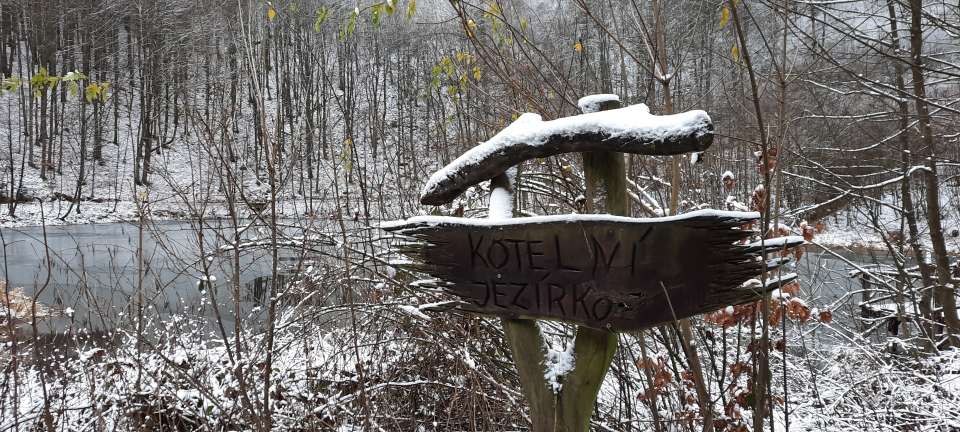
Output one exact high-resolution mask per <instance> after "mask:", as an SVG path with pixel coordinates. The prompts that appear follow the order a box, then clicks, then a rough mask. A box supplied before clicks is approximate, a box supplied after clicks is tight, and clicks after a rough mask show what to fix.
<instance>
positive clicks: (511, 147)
mask: <svg viewBox="0 0 960 432" xmlns="http://www.w3.org/2000/svg"><path fill="white" fill-rule="evenodd" d="M712 142H713V123H712V122H711V120H710V116H709V115H707V113H706V112H704V111H700V110H695V111H687V112H684V113H680V114H673V115H664V116H658V115H652V114H650V109H649V108H647V106H646V105H643V104H639V105H631V106H628V107H624V108H620V109H614V110H608V111H600V112H593V113H587V114H581V115H576V116H571V117H564V118H559V119H556V120H550V121H543V120H542V118H541V117H540V116H539V115H537V114H532V113H527V114H523V115H521V116H520V117H519V118H518V119H517V120H516V121H514V122H513V123H511V124H510V125H509V126H507V127H506V128H504V129H503V130H502V131H500V133H498V134H496V135H494V136H493V138H490V139H489V140H488V141H486V142H483V143H480V144H479V145H477V146H476V147H474V148H472V149H470V150H469V151H467V152H466V153H464V154H463V155H461V156H460V157H458V158H457V159H456V160H454V161H453V162H451V163H450V164H448V165H447V166H445V167H443V168H442V169H440V170H439V171H437V172H436V173H434V174H433V176H431V177H430V180H429V181H427V184H426V185H425V186H424V188H423V190H422V191H421V193H420V202H421V203H423V204H425V205H440V204H445V203H448V202H450V201H452V200H453V199H454V198H456V197H457V196H458V195H460V194H461V193H462V192H463V191H465V190H466V189H467V188H469V187H470V186H473V185H475V184H477V183H480V182H482V181H485V180H489V179H491V178H493V177H496V176H497V175H499V174H502V173H503V172H505V171H506V170H507V169H508V168H510V167H512V166H514V165H517V164H519V163H520V162H523V161H525V160H527V159H533V158H543V157H547V156H553V155H557V154H561V153H570V152H589V151H610V152H622V153H634V154H643V155H676V154H682V153H688V152H695V151H703V150H705V149H706V148H707V147H709V146H710V144H711V143H712Z"/></svg>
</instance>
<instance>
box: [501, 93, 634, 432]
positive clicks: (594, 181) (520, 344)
mask: <svg viewBox="0 0 960 432" xmlns="http://www.w3.org/2000/svg"><path fill="white" fill-rule="evenodd" d="M619 107H620V102H619V101H618V100H611V101H607V102H605V103H604V105H603V109H604V110H605V109H613V108H619ZM581 155H583V169H584V177H585V180H586V187H587V194H586V195H587V196H586V202H587V211H588V212H590V213H608V214H611V215H616V216H630V208H629V206H628V204H627V174H626V167H625V164H624V158H623V154H622V153H618V152H606V151H593V152H584V153H581ZM496 188H504V189H506V191H510V184H509V179H508V178H507V176H506V175H500V176H498V177H497V178H495V179H494V180H493V181H492V182H491V194H494V193H497V192H494V191H495V190H496ZM511 202H512V201H511ZM502 323H503V330H504V334H505V335H506V336H507V341H508V343H509V344H510V349H511V350H512V352H513V357H514V364H516V366H517V372H518V373H519V375H520V383H521V385H522V386H523V393H524V396H525V397H526V398H527V401H528V402H529V404H530V421H531V422H532V423H533V430H534V431H537V432H541V431H544V432H547V431H551V432H552V431H564V432H568V431H569V432H574V431H578V432H579V431H588V430H590V416H591V415H592V414H593V410H594V405H595V404H596V400H597V393H598V392H599V391H600V385H601V384H602V383H603V378H604V377H605V376H606V375H607V370H608V369H609V368H610V363H611V361H613V356H614V354H615V353H616V351H617V341H618V337H617V334H616V333H614V332H611V331H608V330H600V329H594V328H590V327H586V326H579V325H578V326H577V330H576V336H575V339H574V340H573V344H574V347H573V352H574V359H575V360H574V368H573V370H571V371H570V372H569V373H568V374H567V375H566V376H564V377H563V378H562V387H561V389H560V390H559V391H557V393H556V394H555V393H554V392H553V389H552V388H551V387H550V384H549V383H548V382H547V381H546V378H544V375H543V373H544V360H545V355H546V353H545V352H544V349H543V347H544V342H543V335H542V334H541V333H540V327H538V326H537V323H536V321H533V320H523V319H508V318H504V319H502Z"/></svg>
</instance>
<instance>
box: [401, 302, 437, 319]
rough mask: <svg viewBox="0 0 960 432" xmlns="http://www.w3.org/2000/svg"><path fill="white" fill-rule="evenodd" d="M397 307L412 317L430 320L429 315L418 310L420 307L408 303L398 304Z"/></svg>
mask: <svg viewBox="0 0 960 432" xmlns="http://www.w3.org/2000/svg"><path fill="white" fill-rule="evenodd" d="M398 308H399V309H400V310H401V311H403V313H405V314H407V315H410V316H412V317H414V318H417V319H421V320H424V321H430V317H429V316H427V314H425V313H423V312H420V308H418V307H416V306H410V305H400V306H398Z"/></svg>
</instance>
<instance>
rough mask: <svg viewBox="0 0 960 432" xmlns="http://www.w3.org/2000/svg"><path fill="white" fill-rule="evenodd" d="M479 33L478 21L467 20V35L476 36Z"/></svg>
mask: <svg viewBox="0 0 960 432" xmlns="http://www.w3.org/2000/svg"><path fill="white" fill-rule="evenodd" d="M476 34H477V23H475V22H473V20H472V19H470V20H467V36H469V37H474V36H476Z"/></svg>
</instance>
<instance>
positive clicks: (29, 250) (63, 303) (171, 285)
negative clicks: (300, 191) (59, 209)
mask: <svg viewBox="0 0 960 432" xmlns="http://www.w3.org/2000/svg"><path fill="white" fill-rule="evenodd" d="M226 223H227V222H226V221H223V222H218V221H212V222H211V221H208V222H207V227H206V228H205V229H204V230H203V231H202V232H203V251H204V253H205V254H206V255H208V256H209V255H210V252H211V251H216V250H217V248H218V247H220V246H222V245H224V244H228V241H227V240H225V239H224V238H222V237H219V238H218V234H219V235H220V236H224V235H225V236H227V238H232V236H233V234H232V233H233V229H232V228H230V227H228V226H226ZM198 232H200V231H199V230H197V229H196V228H195V227H194V226H192V225H191V223H188V222H174V221H168V222H155V223H151V224H150V225H149V226H145V227H144V229H143V230H142V231H141V230H140V229H139V227H138V226H137V225H134V224H130V223H111V224H88V225H61V226H48V227H46V233H44V229H43V228H42V227H36V226H33V227H23V228H3V242H4V244H5V247H4V248H3V249H2V251H0V259H2V261H0V279H7V280H8V281H9V283H10V286H12V287H23V288H24V292H25V293H26V294H28V295H31V296H35V297H36V298H37V299H38V300H39V301H40V302H41V303H43V304H45V305H48V306H50V307H51V309H54V310H55V311H64V310H68V308H69V309H72V310H73V320H72V324H73V325H74V326H75V327H76V328H87V329H90V330H103V329H109V328H112V327H113V326H114V324H113V323H115V322H118V321H124V320H123V319H122V318H123V316H124V314H130V313H131V312H132V311H135V310H136V309H137V306H138V305H139V304H141V303H140V302H141V300H142V305H143V306H144V308H145V310H146V314H145V315H146V316H148V317H150V316H152V317H162V316H169V315H170V314H173V313H187V314H193V315H197V316H206V317H212V316H213V310H212V308H211V307H209V303H210V299H211V296H212V298H214V299H216V300H217V302H218V304H220V305H221V306H222V307H221V310H220V312H221V316H223V318H224V321H225V324H226V326H227V327H228V328H230V327H232V323H233V320H234V317H233V315H232V311H233V307H232V306H233V302H232V299H233V296H232V295H231V293H230V291H231V289H232V288H231V286H232V283H231V279H232V275H233V274H234V271H233V267H234V266H233V260H232V255H233V254H232V252H226V253H219V254H213V256H212V257H210V258H208V260H207V261H208V263H207V265H208V266H209V267H208V271H209V273H210V274H211V275H213V276H214V277H215V278H216V281H215V282H213V283H212V284H210V283H207V282H203V283H201V278H202V275H203V270H202V268H201V265H200V262H201V259H200V249H201V248H200V244H201V243H200V238H199V236H198V235H197V233H198ZM263 235H266V234H265V233H264V232H263V231H261V229H258V228H256V227H254V228H251V229H249V230H247V231H246V232H244V233H243V235H242V237H243V238H244V239H250V238H254V237H258V236H263ZM44 239H46V241H44ZM45 244H46V246H45ZM141 250H142V253H139V251H141ZM293 255H294V254H293V253H292V252H284V254H283V255H281V256H282V259H281V263H289V262H290V261H296V260H295V256H293ZM141 256H142V264H141ZM141 275H142V276H141ZM270 275H271V258H270V253H269V250H268V249H267V248H251V249H248V250H244V251H243V252H242V254H241V258H240V287H241V297H242V299H241V310H242V312H241V313H242V314H246V313H247V312H248V311H250V310H251V309H252V308H253V307H255V306H257V305H260V304H262V303H263V302H264V301H265V300H266V296H267V293H268V292H269V288H270ZM209 286H212V287H213V289H212V290H210V289H206V288H208V287H209ZM201 287H203V288H205V289H203V290H201ZM224 305H229V307H223V306H224ZM69 324H71V320H69V319H67V318H66V317H61V318H58V319H54V320H50V321H49V322H47V323H46V324H45V325H46V326H47V328H46V329H42V330H47V331H49V330H51V329H56V330H62V328H63V327H64V326H66V325H69Z"/></svg>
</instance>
